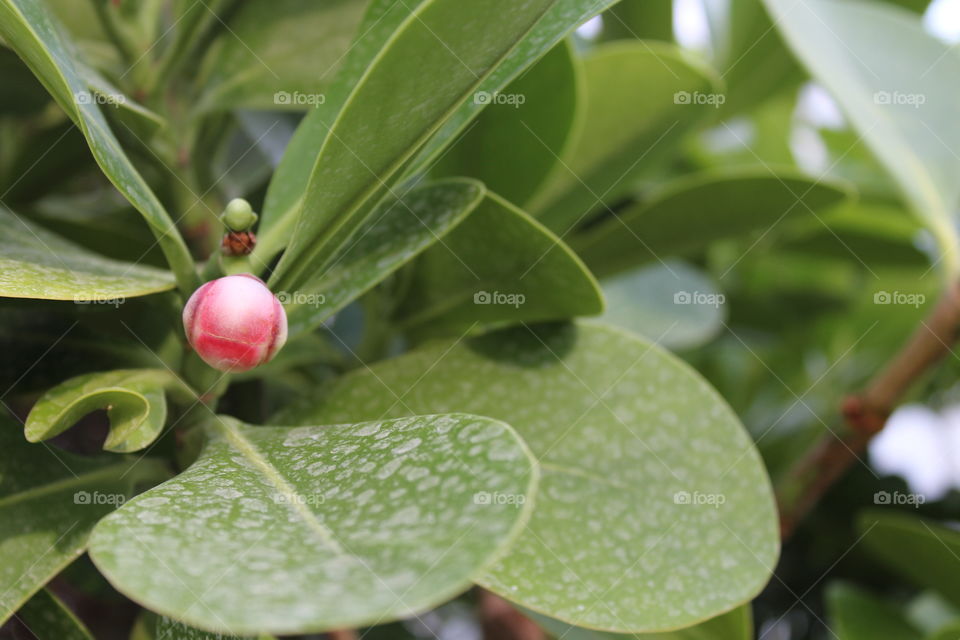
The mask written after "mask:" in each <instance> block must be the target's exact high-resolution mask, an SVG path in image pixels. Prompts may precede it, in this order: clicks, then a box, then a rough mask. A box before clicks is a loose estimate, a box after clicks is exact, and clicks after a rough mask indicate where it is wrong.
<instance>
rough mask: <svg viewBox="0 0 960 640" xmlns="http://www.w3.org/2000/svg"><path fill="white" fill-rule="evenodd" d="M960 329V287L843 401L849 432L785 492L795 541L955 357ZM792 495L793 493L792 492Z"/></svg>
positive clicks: (784, 518) (803, 464) (803, 465)
mask: <svg viewBox="0 0 960 640" xmlns="http://www.w3.org/2000/svg"><path fill="white" fill-rule="evenodd" d="M958 330H960V282H955V283H953V284H951V285H949V286H948V287H947V289H946V290H945V291H944V293H943V295H942V296H941V297H940V300H938V301H937V304H936V305H935V306H934V308H933V310H932V311H931V312H930V314H929V315H928V317H927V318H926V319H925V320H922V321H921V322H920V326H919V327H917V329H916V330H915V331H914V333H913V335H912V336H911V337H910V339H909V340H907V342H906V344H904V345H903V347H901V349H900V351H899V352H898V353H897V354H896V355H895V356H894V357H893V358H892V359H891V360H890V361H889V362H888V363H887V364H886V366H885V367H884V368H883V369H881V370H880V371H879V372H878V373H877V375H875V376H874V377H873V379H871V380H870V382H869V383H868V384H867V386H866V388H865V389H864V390H863V391H862V392H860V393H859V394H855V395H851V396H848V397H847V398H845V399H844V401H843V406H842V414H843V416H844V419H845V421H846V423H847V426H848V428H849V432H848V433H847V434H845V435H844V436H842V437H839V436H836V435H834V434H832V433H831V434H826V435H825V436H824V437H823V438H822V439H821V441H820V442H819V443H818V444H817V445H816V446H814V447H813V448H812V449H811V450H810V451H809V452H808V454H807V455H806V456H804V457H803V458H802V459H801V460H800V461H799V462H798V463H797V465H796V466H795V467H794V468H793V470H791V472H790V473H789V474H788V476H787V478H786V481H785V482H784V483H783V485H782V486H781V491H780V492H779V496H778V497H779V502H780V514H781V515H780V529H781V534H782V537H783V538H784V539H787V538H789V537H790V535H791V534H792V533H793V531H794V530H795V529H796V526H797V525H798V524H799V522H800V521H801V520H802V519H803V518H804V516H806V514H807V513H809V512H810V510H811V509H813V507H814V506H815V505H816V504H817V502H818V501H819V500H820V498H821V497H822V496H823V495H824V494H825V493H826V492H827V490H829V488H830V487H831V486H832V485H833V483H834V482H836V481H837V480H838V479H839V478H841V477H842V476H843V475H844V473H845V472H846V471H847V469H849V468H850V466H851V465H853V463H854V462H855V461H856V460H858V459H859V457H860V455H861V454H862V453H863V452H864V451H866V449H867V445H868V444H869V443H870V441H871V440H872V439H873V437H874V436H875V435H876V434H877V433H879V432H880V431H881V430H882V429H883V427H884V425H885V424H886V422H887V418H888V417H889V416H890V414H891V413H892V412H893V409H894V408H895V407H896V406H897V404H899V402H900V401H901V400H902V398H903V396H904V395H905V394H906V393H907V391H908V390H909V389H910V387H911V386H913V384H914V383H915V382H916V381H917V380H918V379H919V378H920V377H922V376H923V375H924V374H925V373H926V372H927V371H929V370H930V369H931V368H932V367H933V366H934V365H936V364H937V363H938V362H939V361H940V360H941V359H943V357H944V356H945V355H946V354H948V353H950V350H951V345H952V344H953V343H954V342H955V341H956V340H957V337H958ZM788 491H789V493H788Z"/></svg>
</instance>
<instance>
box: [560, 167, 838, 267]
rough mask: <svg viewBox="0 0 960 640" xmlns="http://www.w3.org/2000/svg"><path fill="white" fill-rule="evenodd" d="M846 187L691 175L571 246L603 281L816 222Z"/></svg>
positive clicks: (783, 178) (752, 176) (796, 179)
mask: <svg viewBox="0 0 960 640" xmlns="http://www.w3.org/2000/svg"><path fill="white" fill-rule="evenodd" d="M845 188H846V187H845V185H844V184H843V183H838V182H833V181H825V180H819V181H817V180H814V179H812V178H808V177H806V176H804V175H802V174H799V173H797V172H796V171H788V170H784V171H780V172H778V173H771V171H770V170H769V169H766V168H763V169H756V170H755V169H749V170H746V171H738V172H735V173H731V172H718V173H707V174H699V175H693V176H690V177H686V178H680V179H678V180H676V181H675V182H674V183H672V184H670V185H668V186H667V187H666V188H664V189H663V190H662V191H661V192H660V193H658V194H656V195H654V197H652V198H651V199H650V201H648V202H643V203H640V204H637V205H634V206H633V207H630V208H628V209H627V210H626V211H623V212H621V213H618V214H617V215H616V217H610V218H609V219H607V220H605V221H604V222H602V223H600V224H598V225H596V226H595V227H593V228H591V229H590V230H588V231H586V232H585V233H583V234H582V235H580V236H578V237H575V238H574V239H572V240H571V246H572V247H573V248H574V250H576V252H577V253H578V254H579V255H580V257H582V258H583V260H584V262H586V263H587V264H588V265H589V266H590V268H591V269H592V270H593V271H594V273H596V274H598V275H600V276H605V275H609V274H613V273H617V272H620V271H623V270H625V269H629V268H631V267H634V266H636V265H640V264H644V263H647V262H652V261H654V260H662V259H663V258H666V257H669V256H677V255H685V254H690V253H693V252H696V251H699V250H702V249H704V248H705V247H707V246H708V245H709V244H710V243H712V242H715V241H717V240H722V239H725V238H737V237H741V236H743V235H745V234H749V233H754V232H760V233H764V232H769V231H770V230H773V229H775V228H776V227H777V226H778V225H779V224H780V223H782V222H784V221H785V220H787V219H790V218H802V217H815V216H816V215H817V214H818V212H822V211H823V210H824V209H826V208H828V207H830V206H832V205H835V204H837V203H839V202H841V201H842V200H844V199H845V198H847V197H849V195H850V194H849V193H848V192H847V191H845Z"/></svg>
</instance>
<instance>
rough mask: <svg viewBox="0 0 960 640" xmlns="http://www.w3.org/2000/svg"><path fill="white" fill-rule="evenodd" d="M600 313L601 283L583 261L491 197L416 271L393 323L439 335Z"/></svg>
mask: <svg viewBox="0 0 960 640" xmlns="http://www.w3.org/2000/svg"><path fill="white" fill-rule="evenodd" d="M478 238H482V241H481V242H478V240H477V239H478ZM601 311H603V296H602V294H601V293H600V289H599V285H597V282H596V280H594V278H593V276H592V275H591V274H590V272H589V271H588V270H587V268H586V267H585V266H584V265H583V263H582V262H581V261H580V259H579V258H577V256H576V255H575V254H574V253H573V252H572V251H570V249H569V248H568V247H567V246H566V245H565V244H564V243H563V242H562V241H561V240H560V239H559V238H557V237H556V236H555V235H553V234H552V233H551V232H550V231H548V230H547V229H546V228H544V227H543V226H542V225H540V224H539V223H538V222H537V221H536V220H534V219H533V218H531V217H530V216H528V215H527V214H525V213H524V212H523V211H521V210H520V209H517V208H516V207H514V206H513V205H512V204H510V203H509V202H507V201H506V200H504V199H503V198H501V197H500V196H498V195H496V194H493V193H488V194H487V196H486V198H484V200H483V202H481V203H480V205H479V206H478V207H477V209H476V210H475V211H474V212H473V213H472V214H471V215H470V217H468V218H467V219H466V220H465V221H464V222H463V223H461V224H460V225H459V226H458V227H457V228H456V229H454V230H453V231H452V232H451V233H450V234H449V235H448V236H446V238H444V239H443V240H442V241H440V242H438V243H437V244H435V245H433V246H432V247H431V248H430V249H429V250H428V251H427V252H426V253H425V254H424V255H423V256H422V257H421V258H420V259H419V261H418V262H417V264H416V265H415V266H414V275H413V278H412V282H411V283H410V293H409V296H408V298H407V300H406V301H405V302H404V303H403V305H402V308H401V309H400V311H399V318H398V320H399V323H400V325H401V326H403V327H404V328H406V329H408V330H410V331H411V332H412V333H414V334H417V335H424V334H427V335H430V336H437V335H440V334H452V335H459V334H462V333H463V332H465V331H467V330H469V329H471V328H473V327H475V326H502V325H506V324H516V323H519V322H540V321H545V320H564V319H567V318H571V317H575V316H588V315H595V314H598V313H600V312H601Z"/></svg>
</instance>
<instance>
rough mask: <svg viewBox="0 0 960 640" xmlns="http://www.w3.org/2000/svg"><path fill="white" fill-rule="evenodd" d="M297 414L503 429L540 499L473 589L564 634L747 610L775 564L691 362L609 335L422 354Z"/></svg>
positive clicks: (517, 337) (458, 345)
mask: <svg viewBox="0 0 960 640" xmlns="http://www.w3.org/2000/svg"><path fill="white" fill-rule="evenodd" d="M395 394H396V395H395ZM304 402H305V403H306V404H304V406H301V407H299V408H292V409H289V410H287V411H286V413H285V415H284V416H283V419H285V420H294V421H298V422H303V423H316V422H318V421H319V422H341V421H344V420H363V419H368V418H371V417H378V416H383V415H386V416H402V415H411V414H417V413H430V412H435V411H447V410H450V409H452V408H456V410H458V411H470V412H475V413H477V414H479V415H488V416H492V417H497V418H500V419H503V420H506V421H509V422H510V424H511V425H512V426H513V427H514V428H516V429H517V431H518V432H519V433H520V434H521V435H522V437H523V438H524V440H526V442H527V443H528V444H529V445H530V448H531V449H532V450H533V453H534V455H536V456H537V457H538V458H539V460H540V465H541V468H542V470H543V478H542V480H541V490H540V491H539V493H538V495H537V503H536V506H535V509H534V513H533V517H532V518H531V520H530V523H529V525H528V526H527V529H526V530H525V532H524V534H523V535H522V536H521V537H520V539H519V540H518V541H517V542H516V543H515V544H514V546H513V547H512V548H511V549H510V551H509V553H508V554H507V555H506V556H505V557H504V558H503V559H502V560H501V561H500V562H498V563H497V564H496V565H495V566H494V567H493V569H492V570H491V571H490V572H489V573H488V574H487V575H485V576H483V577H481V578H480V580H479V582H480V583H481V584H482V585H483V586H485V587H487V588H489V589H491V590H493V591H495V592H496V593H498V594H500V595H501V596H503V597H504V598H507V599H509V600H512V601H514V602H517V603H519V604H521V605H522V606H524V607H527V608H529V609H533V610H535V611H539V612H542V613H544V614H547V615H550V616H551V617H555V618H557V619H560V620H563V621H565V622H568V623H570V624H574V625H578V626H586V627H591V628H598V629H606V630H611V631H618V632H623V633H626V632H649V631H657V630H665V629H674V628H677V627H682V626H684V625H691V624H695V623H697V622H699V621H701V620H704V619H706V618H709V617H711V616H715V615H719V614H721V613H723V612H724V611H727V610H729V609H731V608H733V607H735V606H738V605H740V604H742V603H744V602H746V601H748V600H750V599H751V598H752V597H753V596H754V595H755V594H756V593H757V592H758V591H759V590H760V589H761V588H762V587H763V585H764V584H765V583H766V581H767V579H768V578H769V576H770V573H771V571H772V568H773V566H774V564H775V562H776V557H777V553H778V547H779V532H778V525H777V517H776V509H775V506H774V501H773V497H772V494H771V489H770V483H769V480H768V478H767V476H766V472H765V471H764V468H763V463H762V462H761V460H760V458H759V456H758V455H757V452H756V450H755V448H754V445H753V442H752V440H751V439H750V437H749V436H748V435H747V434H746V433H745V431H744V430H743V427H742V426H741V425H740V423H739V422H738V420H737V418H736V416H735V415H734V414H733V412H732V411H731V410H730V409H729V408H728V407H727V406H726V404H724V402H723V401H722V400H721V399H720V397H719V396H718V395H717V394H716V392H715V391H713V390H712V389H711V388H710V387H709V385H707V383H706V382H704V381H703V379H701V378H700V376H699V375H698V374H697V373H695V372H694V371H693V370H691V369H690V368H689V367H687V366H686V365H685V364H683V363H682V362H680V361H679V360H677V359H676V358H674V357H673V356H671V355H669V354H668V353H666V352H664V351H662V350H661V349H659V348H657V347H656V346H654V345H651V344H650V343H648V342H646V341H644V340H641V339H638V338H635V337H632V336H630V335H628V334H625V333H622V332H620V331H618V330H615V329H611V328H608V327H603V326H597V325H592V324H586V323H584V324H577V325H551V326H541V327H538V328H536V329H531V328H529V327H519V328H516V329H511V330H509V331H505V332H497V333H493V334H489V335H486V336H482V337H479V338H472V339H466V340H458V341H453V342H448V341H439V342H432V343H429V344H428V345H426V346H424V347H422V348H420V349H417V350H415V351H413V352H411V353H409V354H407V355H404V356H401V357H399V358H396V359H394V360H390V361H387V362H383V363H380V364H376V365H373V366H372V367H371V369H370V370H369V371H367V370H364V371H359V370H358V371H357V372H354V373H351V374H349V375H347V376H345V377H344V378H342V379H341V380H340V381H339V382H338V383H335V384H333V385H330V387H329V389H328V390H327V393H325V394H324V395H323V396H322V397H313V398H310V399H309V400H306V399H305V401H304ZM720 496H723V498H722V499H721V498H720ZM721 501H723V504H722V505H719V504H714V505H708V504H707V503H709V502H713V503H719V502H721Z"/></svg>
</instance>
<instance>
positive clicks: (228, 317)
mask: <svg viewBox="0 0 960 640" xmlns="http://www.w3.org/2000/svg"><path fill="white" fill-rule="evenodd" d="M183 329H184V331H185V332H186V334H187V340H189V341H190V346H192V347H193V348H194V350H195V351H196V352H197V354H198V355H199V356H200V357H201V358H203V361H204V362H206V363H207V364H209V365H210V366H211V367H213V368H214V369H219V370H220V371H230V372H234V373H236V372H240V371H249V370H250V369H253V368H254V367H256V366H259V365H261V364H264V363H265V362H269V361H270V360H271V359H272V358H273V356H275V355H276V354H277V351H279V350H280V347H282V346H283V343H284V342H286V340H287V314H286V312H285V311H284V310H283V306H282V305H281V304H280V301H279V300H277V298H276V297H275V296H274V295H273V294H272V293H270V290H269V289H267V286H266V285H265V284H264V283H263V281H262V280H260V278H257V277H255V276H252V275H248V274H243V275H237V276H227V277H225V278H219V279H217V280H211V281H210V282H208V283H206V284H205V285H203V286H202V287H200V288H199V289H197V290H196V291H194V292H193V295H192V296H190V299H189V300H188V301H187V305H186V306H185V307H184V308H183Z"/></svg>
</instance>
